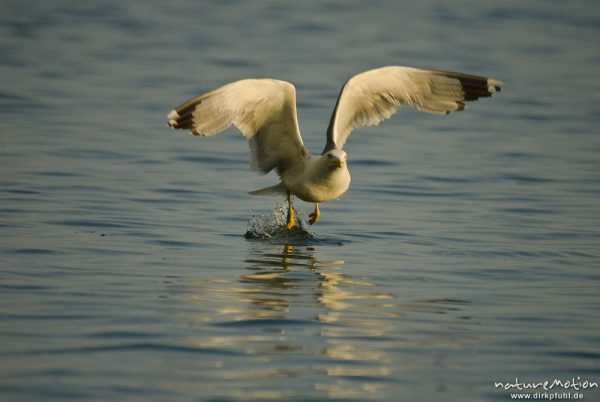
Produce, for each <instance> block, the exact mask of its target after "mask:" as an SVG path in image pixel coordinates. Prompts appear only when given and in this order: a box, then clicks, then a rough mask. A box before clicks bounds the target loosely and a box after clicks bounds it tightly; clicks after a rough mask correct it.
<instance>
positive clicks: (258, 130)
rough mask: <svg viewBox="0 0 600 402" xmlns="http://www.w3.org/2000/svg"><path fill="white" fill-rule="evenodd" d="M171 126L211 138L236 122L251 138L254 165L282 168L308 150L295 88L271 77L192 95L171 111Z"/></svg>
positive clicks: (249, 138) (257, 166) (295, 160)
mask: <svg viewBox="0 0 600 402" xmlns="http://www.w3.org/2000/svg"><path fill="white" fill-rule="evenodd" d="M167 118H168V121H169V126H171V127H173V128H183V129H189V130H190V131H191V132H192V134H194V135H202V136H211V135H215V134H217V133H219V132H221V131H223V130H225V129H226V128H228V127H230V126H231V125H234V126H235V127H237V128H238V129H239V130H240V131H241V132H242V134H243V135H244V137H246V138H247V139H248V140H249V141H250V148H251V150H252V156H253V158H252V166H253V167H254V168H256V169H258V170H261V171H263V172H265V173H266V172H269V171H270V170H272V169H274V168H276V169H277V170H278V172H280V173H281V172H282V171H283V170H285V169H286V168H288V167H289V166H291V165H292V164H294V163H296V162H297V161H298V160H299V159H301V158H305V157H306V156H307V154H308V152H307V151H306V148H305V147H304V143H303V141H302V137H301V135H300V129H299V127H298V118H297V115H296V90H295V88H294V86H293V85H292V84H290V83H289V82H285V81H279V80H273V79H246V80H241V81H236V82H233V83H231V84H227V85H224V86H222V87H220V88H217V89H215V90H213V91H210V92H208V93H206V94H204V95H201V96H198V97H196V98H193V99H190V100H189V101H187V102H185V103H183V104H182V105H181V106H179V107H177V108H176V109H175V110H173V111H171V113H169V115H168V117H167Z"/></svg>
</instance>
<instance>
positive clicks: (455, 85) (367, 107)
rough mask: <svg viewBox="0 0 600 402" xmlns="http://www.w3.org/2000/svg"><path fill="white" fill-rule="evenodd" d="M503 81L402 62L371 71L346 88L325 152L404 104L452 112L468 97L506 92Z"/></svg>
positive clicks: (441, 112) (340, 146) (331, 127)
mask: <svg viewBox="0 0 600 402" xmlns="http://www.w3.org/2000/svg"><path fill="white" fill-rule="evenodd" d="M501 84H502V83H501V82H500V81H497V80H494V79H491V78H486V77H480V76H477V75H469V74H462V73H454V72H449V71H438V70H421V69H418V68H411V67H401V66H389V67H382V68H378V69H375V70H369V71H365V72H363V73H361V74H358V75H355V76H354V77H352V78H351V79H350V80H348V81H347V82H346V83H345V84H344V86H343V87H342V90H341V91H340V94H339V96H338V100H337V103H336V105H335V110H334V111H333V115H332V116H331V121H330V123H329V128H328V129H327V144H326V145H325V149H324V150H323V153H325V152H327V151H329V150H331V149H334V148H338V149H341V148H342V147H343V145H344V143H345V142H346V139H347V138H348V136H349V135H350V133H351V132H352V130H353V129H355V128H357V127H360V126H374V125H377V124H379V123H380V122H381V121H382V120H385V119H387V118H389V117H391V116H392V115H393V114H394V113H395V112H396V111H397V110H398V108H399V107H400V106H401V105H403V104H406V105H409V106H412V107H414V108H415V109H417V110H420V111H425V112H429V113H436V114H448V113H450V112H453V111H455V110H462V109H464V107H465V104H464V103H463V101H471V100H476V99H479V98H481V97H488V96H492V93H493V92H495V91H500V85H501Z"/></svg>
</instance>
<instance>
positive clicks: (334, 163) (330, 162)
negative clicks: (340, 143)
mask: <svg viewBox="0 0 600 402" xmlns="http://www.w3.org/2000/svg"><path fill="white" fill-rule="evenodd" d="M323 157H324V158H325V160H326V161H327V166H329V167H330V168H332V169H339V168H341V167H343V166H344V165H345V164H346V159H348V155H347V154H346V152H344V151H342V150H341V149H332V150H331V151H328V152H327V153H325V155H323Z"/></svg>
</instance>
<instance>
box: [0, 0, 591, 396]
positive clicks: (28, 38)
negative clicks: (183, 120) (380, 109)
mask: <svg viewBox="0 0 600 402" xmlns="http://www.w3.org/2000/svg"><path fill="white" fill-rule="evenodd" d="M599 17H600V8H599V7H598V6H597V4H596V3H595V2H593V1H589V2H586V1H580V2H502V3H481V2H474V1H461V2H458V3H452V4H446V3H443V2H436V1H423V2H419V4H418V5H414V4H412V5H401V4H400V3H398V2H394V1H375V2H374V1H369V2H362V1H352V2H337V1H325V2H316V1H314V2H313V1H306V2H297V3H289V2H288V3H284V4H282V3H279V2H264V3H261V4H260V5H256V4H254V3H252V4H250V3H246V2H237V1H230V2H220V1H215V2H170V3H169V4H166V3H165V4H163V3H161V2H155V1H145V2H127V3H123V2H115V1H104V2H84V3H81V4H80V3H73V2H61V1H55V2H44V3H39V4H38V2H34V3H31V4H30V3H28V4H27V7H22V4H21V3H18V2H14V1H4V2H3V3H2V5H0V77H1V78H0V82H1V85H0V171H1V172H2V174H1V175H0V266H1V268H0V275H1V276H0V288H1V291H0V359H1V364H0V399H2V400H3V401H4V400H6V401H10V400H15V401H16V400H60V401H65V400H77V401H80V400H99V401H100V400H157V401H158V400H160V401H165V400H185V401H189V400H197V401H265V400H297V401H311V400H312V401H323V400H342V401H396V400H407V401H408V400H499V401H500V400H507V399H508V398H509V392H508V391H504V390H499V389H496V388H495V387H494V382H495V381H504V382H507V381H512V380H514V378H515V377H518V378H519V379H523V380H525V381H534V380H536V381H540V380H550V381H552V380H553V379H555V378H560V379H571V378H578V377H580V378H581V379H587V380H590V381H600V376H599V373H600V363H599V357H600V356H599V353H598V350H599V345H600V337H599V335H598V333H599V332H600V321H599V319H600V317H599V313H598V311H600V299H599V296H600V291H599V289H600V287H599V279H600V275H599V271H598V269H599V265H600V264H599V257H600V252H599V250H600V229H599V228H600V175H599V174H600V162H599V161H600V159H599V158H598V155H599V151H600V137H599V135H598V134H599V133H598V129H597V127H598V123H599V121H598V116H599V115H600V114H599V113H598V104H600V95H598V94H599V93H600V91H599V89H600V88H599V87H598V85H599V84H598V80H597V73H598V71H599V67H600V52H599V51H598V46H597V43H599V42H600V25H599V23H598V21H600V19H599ZM390 64H401V65H412V66H420V67H431V68H440V69H445V70H457V71H465V72H471V73H477V74H484V75H489V76H492V77H494V78H497V79H500V80H502V81H504V82H505V87H504V90H503V92H502V93H500V94H498V96H495V97H494V98H492V99H483V100H481V101H478V102H475V103H472V104H469V105H468V107H467V110H465V111H464V112H461V113H456V114H452V115H449V116H445V117H438V116H431V115H425V114H421V113H417V112H414V111H410V110H401V111H400V112H399V113H398V114H397V115H396V116H395V117H394V118H393V119H392V120H390V121H387V122H385V123H383V124H382V125H381V126H380V127H377V128H361V129H360V130H357V131H356V132H355V133H354V134H353V135H352V136H351V138H350V139H349V141H348V143H347V147H346V150H347V151H348V154H349V157H350V159H349V168H350V171H351V174H352V177H353V182H352V186H351V189H350V191H349V192H348V193H347V194H346V195H344V196H343V197H342V198H341V199H340V200H339V201H333V202H330V203H326V204H323V205H322V208H321V211H322V216H321V219H320V221H319V223H318V224H317V225H315V226H314V227H310V228H305V229H303V230H300V231H298V232H296V233H293V234H290V235H283V234H281V233H275V232H274V231H273V228H272V226H273V224H274V222H276V221H277V219H282V217H283V216H282V212H281V200H275V199H260V198H258V199H256V198H252V197H251V196H249V195H248V194H247V192H248V191H252V190H255V189H258V188H262V187H266V186H268V185H272V184H274V182H275V180H276V178H275V176H274V175H267V176H257V175H256V174H255V173H253V172H251V171H250V170H249V169H248V149H247V144H246V143H245V140H244V139H243V138H242V136H241V135H239V133H237V132H236V131H235V130H228V131H227V132H226V133H223V134H221V135H219V136H216V137H213V138H195V137H192V136H189V135H186V134H185V133H183V132H179V131H172V130H169V129H167V128H166V120H165V116H166V114H167V113H168V111H169V110H170V109H171V108H173V107H174V106H176V105H177V104H179V103H181V102H182V101H184V100H186V99H187V98H188V97H191V96H194V95H197V94H199V93H201V92H203V91H206V90H209V89H212V88H214V87H216V86H218V85H222V84H225V83H227V82H230V81H233V80H236V79H240V78H244V77H276V78H280V79H285V80H289V81H291V82H293V83H294V84H295V85H296V88H297V93H298V107H299V112H298V113H299V119H300V126H301V129H302V132H303V136H304V140H305V143H306V144H307V146H308V147H309V148H310V149H311V150H312V151H313V152H318V151H319V150H320V149H321V148H322V146H323V143H324V132H325V128H326V127H327V123H328V120H329V114H330V113H331V110H332V109H333V106H334V104H335V99H336V96H337V93H338V91H339V88H340V86H341V84H342V83H343V82H344V81H345V80H346V79H347V78H349V77H350V76H352V75H353V74H355V73H358V72H360V71H362V70H365V69H368V68H374V67H379V66H383V65H390ZM296 207H297V208H298V210H299V213H300V215H301V216H303V217H304V219H306V216H307V214H308V213H309V212H310V210H311V209H312V205H309V204H305V203H302V202H300V201H298V202H297V204H296ZM305 226H308V225H305ZM247 231H254V233H255V236H245V234H246V233H247ZM267 235H268V236H267ZM584 395H585V398H586V399H589V400H594V399H597V398H599V394H598V390H597V389H595V390H587V391H585V392H584Z"/></svg>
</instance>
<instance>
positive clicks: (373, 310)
mask: <svg viewBox="0 0 600 402" xmlns="http://www.w3.org/2000/svg"><path fill="white" fill-rule="evenodd" d="M250 244H251V249H250V252H249V256H248V258H247V259H246V260H245V263H246V271H247V272H245V273H243V274H242V275H240V276H239V277H238V278H237V280H236V281H231V282H229V281H211V282H210V283H204V286H203V287H204V289H203V291H202V292H201V293H202V297H201V299H202V300H203V302H202V303H203V304H209V305H210V306H209V307H208V308H209V310H211V311H212V312H213V314H211V315H206V316H205V317H204V319H203V321H204V322H208V323H209V324H210V330H209V332H211V334H210V335H209V336H205V335H206V333H205V334H204V336H202V337H201V338H199V339H195V342H194V343H195V344H196V345H197V346H200V347H204V348H206V347H208V348H219V350H223V349H225V350H226V351H228V352H236V353H237V352H241V353H242V357H239V356H238V358H237V359H231V358H226V357H224V358H223V359H220V360H219V363H218V364H216V365H215V368H216V369H217V370H218V371H219V372H220V375H221V378H228V379H235V380H238V381H243V380H248V379H249V378H252V383H253V386H252V388H253V389H254V391H253V392H254V393H253V394H252V393H251V394H248V392H249V391H248V390H246V391H244V392H242V391H241V390H238V391H239V392H240V393H239V394H238V392H237V391H236V387H235V386H234V387H230V385H228V387H229V388H228V392H229V393H230V394H229V395H228V396H230V397H241V396H243V397H245V398H248V397H250V398H262V399H271V398H282V397H291V396H300V394H298V393H296V391H295V390H294V388H295V387H294V385H293V384H298V389H297V392H301V393H302V391H301V390H304V391H305V390H306V384H307V383H306V382H307V381H308V382H310V383H311V388H312V389H314V391H315V392H316V393H317V395H327V396H328V397H352V398H362V397H364V398H367V399H368V397H369V395H373V394H374V393H377V392H379V390H380V388H381V387H383V386H385V385H386V384H387V385H389V384H390V383H391V381H390V380H389V379H388V377H389V375H390V374H391V368H390V367H391V365H390V363H391V362H390V361H389V359H388V357H387V355H388V354H387V353H386V348H388V347H392V343H393V337H390V336H387V335H386V334H390V333H391V332H392V329H393V319H394V318H395V317H396V316H397V313H396V312H394V305H393V303H391V301H392V299H393V298H392V296H391V295H389V294H385V293H382V292H377V286H376V285H375V284H373V283H371V282H368V281H365V280H362V279H357V278H352V277H350V276H348V275H346V274H344V272H343V270H342V268H343V264H344V261H342V260H338V259H319V258H318V257H317V249H316V247H314V246H310V245H291V244H286V245H273V244H270V243H266V242H251V243H250ZM207 292H208V293H210V294H207ZM199 299H200V298H199ZM206 300H208V301H206ZM205 311H206V310H205ZM215 374H216V373H215ZM281 377H283V378H290V377H293V378H294V382H293V384H287V385H286V387H284V388H282V390H281V391H280V393H278V392H276V391H275V390H274V389H273V384H272V383H268V382H265V383H264V387H263V386H261V385H260V382H261V381H262V380H260V379H261V378H262V379H264V380H265V381H266V379H271V380H272V379H274V378H281ZM274 392H275V394H273V393H274ZM302 395H304V396H305V394H303V393H302Z"/></svg>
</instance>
